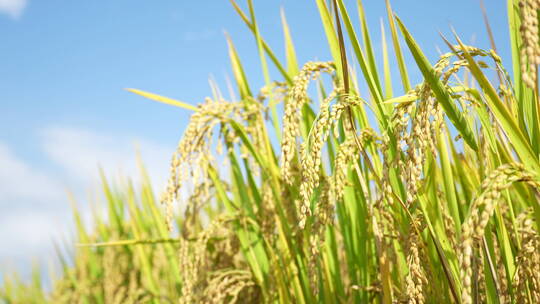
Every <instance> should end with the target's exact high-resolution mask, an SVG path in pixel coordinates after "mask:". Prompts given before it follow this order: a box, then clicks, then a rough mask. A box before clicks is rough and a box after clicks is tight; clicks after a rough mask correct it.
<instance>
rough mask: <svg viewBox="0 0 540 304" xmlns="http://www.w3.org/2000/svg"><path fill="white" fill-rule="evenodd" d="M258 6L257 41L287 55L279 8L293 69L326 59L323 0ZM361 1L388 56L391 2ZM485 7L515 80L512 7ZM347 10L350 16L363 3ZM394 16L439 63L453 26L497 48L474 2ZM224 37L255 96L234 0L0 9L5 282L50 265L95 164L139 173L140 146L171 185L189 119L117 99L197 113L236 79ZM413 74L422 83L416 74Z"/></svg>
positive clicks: (134, 0)
mask: <svg viewBox="0 0 540 304" xmlns="http://www.w3.org/2000/svg"><path fill="white" fill-rule="evenodd" d="M239 2H240V3H241V4H242V5H243V4H244V3H243V1H241V0H239ZM254 2H255V10H256V13H257V17H258V22H259V25H260V28H261V31H262V34H263V36H264V37H265V39H266V40H267V41H268V43H269V44H270V45H271V46H272V48H273V49H274V51H275V52H276V53H277V54H279V55H280V58H283V57H284V56H283V41H282V32H281V21H280V17H279V12H280V7H283V8H284V9H285V12H286V15H287V19H288V22H289V25H290V27H291V31H292V35H293V39H294V41H295V44H296V47H297V52H298V57H299V62H301V63H302V62H305V61H308V60H329V59H330V57H329V52H328V50H327V48H326V42H325V36H324V31H323V28H322V25H321V24H320V22H319V15H318V12H317V8H316V5H315V1H299V0H274V1H258V0H256V1H254ZM364 2H365V10H366V12H367V15H368V21H369V22H370V27H371V30H372V35H373V36H372V37H373V42H374V44H375V47H376V49H380V39H379V38H378V37H380V30H379V28H380V25H379V20H380V18H381V17H384V18H385V16H386V15H385V14H386V13H385V9H384V1H382V0H377V1H374V0H371V1H368V0H365V1H364ZM485 2H486V6H487V9H488V14H489V16H490V19H491V24H492V26H493V30H494V33H495V39H496V42H497V44H498V49H499V53H500V55H501V57H502V58H503V61H504V62H506V63H507V64H506V66H507V68H508V69H510V65H509V62H510V61H509V60H510V53H509V52H510V50H509V47H508V31H507V19H506V7H505V5H506V4H505V1H490V0H486V1H485ZM345 3H346V4H347V5H348V6H350V8H351V9H352V10H351V13H352V16H354V17H356V16H357V15H356V11H355V5H354V3H355V1H352V0H349V1H345ZM392 5H393V8H394V10H395V11H396V12H397V13H398V15H399V16H400V17H401V18H402V20H403V21H404V23H405V24H406V25H407V26H408V27H409V30H410V31H411V33H412V34H413V35H414V37H415V38H416V39H417V41H418V42H419V44H420V45H421V46H422V47H423V49H424V50H425V51H426V53H427V54H428V56H429V58H430V59H431V60H432V61H434V60H435V59H436V57H437V50H436V47H437V46H438V47H440V48H441V49H442V50H444V51H446V48H445V47H444V44H443V43H442V41H441V39H440V38H439V34H438V32H439V31H441V32H443V33H445V34H446V35H447V36H448V37H450V33H451V31H450V27H451V26H453V27H454V28H455V29H456V31H457V32H458V33H459V34H460V35H461V37H462V38H463V40H464V41H466V42H468V43H471V44H473V45H476V46H479V47H482V48H487V49H489V48H490V47H489V42H488V40H487V38H486V32H485V28H484V25H483V21H482V15H481V10H480V5H479V1H478V0H456V1H446V0H414V1H410V0H407V1H406V0H394V1H392ZM244 7H245V6H244ZM224 31H227V32H228V33H229V34H230V35H231V36H232V39H233V41H234V43H235V44H236V47H237V49H238V51H239V54H240V56H241V58H242V61H243V63H244V65H245V68H246V73H247V75H248V77H249V78H250V80H251V81H252V82H251V84H252V87H254V88H256V87H260V86H261V85H262V84H263V78H262V74H261V71H260V65H259V61H258V54H257V51H256V45H255V42H254V40H253V38H252V37H251V35H250V33H249V31H248V30H247V28H246V27H245V26H244V24H243V23H242V21H241V20H240V18H239V17H238V16H237V15H236V13H235V11H234V10H233V8H232V6H231V5H230V3H229V1H226V0H221V1H209V0H206V1H203V0H201V1H179V0H176V1H173V0H159V1H148V0H115V1H104V0H93V1H67V0H63V1H62V0H48V1H37V0H0V37H2V38H1V39H2V42H1V43H0V115H1V116H0V223H2V225H0V239H2V247H1V248H0V275H1V274H2V273H3V272H5V271H8V270H13V269H14V268H15V269H19V270H21V271H23V272H27V270H28V269H29V267H28V265H29V263H30V261H32V259H33V257H36V259H38V260H39V261H45V260H49V259H51V257H52V255H51V250H50V248H51V247H50V241H51V239H57V238H58V237H60V236H62V235H64V236H65V235H68V233H66V231H68V230H67V229H69V227H70V213H69V212H70V210H69V204H68V200H67V196H66V190H67V189H69V190H70V191H71V192H73V193H74V195H75V197H76V198H77V199H78V200H79V201H81V202H84V201H86V200H87V198H88V197H91V196H92V195H93V194H94V189H95V188H96V183H97V179H96V175H97V166H98V164H100V165H102V166H103V167H104V168H105V169H106V171H107V174H108V175H109V176H119V175H131V176H133V175H136V170H135V147H136V146H137V147H139V149H140V151H141V154H142V156H143V159H144V161H145V163H146V164H147V166H148V167H149V170H150V172H151V175H152V176H153V177H154V179H155V181H156V184H157V185H158V186H159V185H161V184H162V183H163V180H164V179H165V178H166V175H167V168H168V160H169V155H170V154H171V153H172V151H173V150H174V148H175V144H176V143H177V141H178V139H179V138H180V135H181V132H182V130H183V128H184V127H185V125H186V123H187V120H188V118H189V116H188V114H189V113H187V112H185V111H183V110H181V109H176V108H171V107H168V106H165V105H161V104H157V103H153V102H150V101H147V100H145V99H143V98H141V97H138V96H135V95H133V94H131V93H128V92H126V91H124V90H123V88H128V87H133V88H139V89H143V90H148V91H151V92H155V93H159V94H163V95H166V96H170V97H174V98H178V99H181V100H183V101H186V102H190V103H193V104H196V103H198V102H201V101H202V100H203V99H204V97H206V96H209V95H210V93H211V92H210V89H209V85H208V79H209V77H210V75H213V77H214V78H215V79H216V81H217V82H218V83H219V84H220V85H222V86H223V88H225V83H226V82H225V78H226V75H231V74H230V65H229V60H228V55H227V46H226V41H225V38H224V35H223V33H224ZM387 34H388V29H387ZM408 60H411V59H410V56H408ZM393 72H394V74H397V68H396V67H395V65H394V66H393ZM272 76H273V77H275V78H277V77H278V75H277V74H276V73H274V74H273V75H272ZM411 76H412V79H413V80H414V82H418V81H420V78H419V73H418V72H417V71H411ZM394 88H399V85H398V84H397V83H396V84H395V86H394ZM83 208H87V207H84V206H83Z"/></svg>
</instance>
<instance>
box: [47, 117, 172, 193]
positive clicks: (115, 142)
mask: <svg viewBox="0 0 540 304" xmlns="http://www.w3.org/2000/svg"><path fill="white" fill-rule="evenodd" d="M41 137H42V143H43V150H44V152H45V153H46V154H47V155H48V156H49V157H50V159H51V160H52V161H54V162H55V163H56V164H58V165H60V166H61V167H62V168H64V170H65V171H66V172H67V173H68V174H69V175H70V177H71V178H73V179H75V180H77V181H79V182H83V183H85V184H88V183H91V182H95V181H96V179H97V178H98V166H99V167H102V168H103V169H104V171H105V172H106V173H107V175H108V176H111V175H112V176H113V177H130V178H134V179H135V180H137V177H138V176H139V175H140V174H139V170H138V168H137V159H136V158H137V157H136V151H137V150H138V151H139V152H140V154H141V158H142V159H143V161H144V164H145V166H146V168H147V169H148V171H149V175H150V178H151V180H152V181H153V182H154V185H156V186H162V185H163V182H164V181H165V180H166V178H167V174H168V163H169V159H170V154H171V153H172V149H169V148H166V147H164V146H162V145H159V144H157V143H154V142H151V141H148V140H144V139H137V138H131V137H128V136H119V135H109V134H99V133H96V132H94V131H89V130H85V129H81V128H74V127H64V126H62V127H58V126H55V127H49V128H45V129H44V130H43V131H42V132H41Z"/></svg>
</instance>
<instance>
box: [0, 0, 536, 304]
mask: <svg viewBox="0 0 540 304" xmlns="http://www.w3.org/2000/svg"><path fill="white" fill-rule="evenodd" d="M231 2H232V4H233V7H234V9H235V10H236V12H237V13H238V14H239V16H240V18H241V19H242V20H243V21H244V22H245V24H246V26H247V27H248V28H249V29H250V30H251V32H252V33H253V36H254V40H255V42H256V45H257V50H258V55H259V57H260V60H261V68H262V72H263V76H264V80H265V87H264V88H263V89H261V90H260V92H258V93H256V92H255V91H254V90H253V85H250V84H249V77H248V75H246V73H245V72H244V69H243V67H242V62H241V57H240V54H238V52H237V51H236V49H235V47H234V43H233V41H232V39H231V38H229V37H227V41H228V46H229V55H230V58H231V66H232V70H233V75H234V78H235V81H236V88H237V90H238V92H240V100H232V101H225V100H222V99H221V97H220V98H218V97H217V96H216V97H215V100H212V99H208V100H207V101H205V102H204V103H202V104H200V105H199V106H197V107H195V106H192V105H189V104H186V103H184V102H180V101H175V100H173V99H170V98H166V97H162V96H158V95H155V94H151V93H147V92H143V91H140V90H134V89H130V91H132V92H134V93H136V94H139V95H142V96H144V97H148V98H150V99H153V100H156V101H159V102H163V103H166V104H169V105H173V106H178V107H181V108H183V109H186V110H191V111H194V113H193V115H192V119H191V121H190V124H189V125H188V127H187V129H186V131H185V133H184V136H183V138H182V140H181V142H180V144H179V147H178V151H177V152H176V153H175V154H174V156H173V161H172V164H171V176H170V180H169V185H168V187H167V191H166V193H165V196H164V199H163V200H164V202H165V203H166V204H168V205H167V206H168V207H167V208H169V209H171V208H172V206H173V204H179V206H180V209H181V210H184V211H183V212H181V213H180V212H176V213H174V215H173V216H172V217H171V216H168V219H167V217H166V216H164V215H162V213H163V212H162V211H161V210H159V205H158V203H157V202H156V200H155V198H154V195H153V193H152V190H151V188H150V186H149V182H148V181H147V180H145V182H144V183H143V184H142V185H141V186H140V189H138V190H139V192H138V193H136V191H135V189H134V188H133V186H131V185H130V184H128V185H125V186H124V187H122V188H121V189H123V190H122V191H115V190H114V191H113V190H112V189H111V188H110V187H109V186H108V184H107V183H106V182H104V187H103V191H104V193H105V195H106V197H107V202H108V214H107V217H106V219H104V218H102V217H101V216H99V215H96V216H94V228H93V229H91V230H89V231H88V230H86V228H85V226H84V225H83V224H82V223H80V220H79V218H80V216H79V215H78V214H77V212H76V211H75V219H76V222H77V237H76V238H77V242H79V243H81V244H82V245H83V246H78V247H76V250H75V252H74V255H73V257H71V258H69V259H68V258H67V257H60V259H61V260H62V261H64V260H70V261H72V262H71V264H72V265H71V264H70V263H68V262H65V263H64V264H63V265H64V267H63V270H62V276H61V277H60V278H59V279H58V280H56V281H55V287H54V289H53V292H52V293H51V294H47V293H45V292H43V291H42V288H41V286H40V284H39V281H37V282H34V283H32V284H23V283H20V281H18V280H17V279H14V278H6V283H5V284H4V287H3V289H2V292H1V293H0V296H1V297H2V298H3V299H4V300H5V301H6V302H7V303H22V302H24V303H32V302H36V303H37V302H41V301H45V300H47V301H51V302H52V303H61V302H68V303H73V302H77V303H78V302H81V303H116V302H119V303H120V302H122V303H126V302H127V303H139V302H144V301H148V302H151V303H168V302H176V301H178V299H180V302H181V303H227V302H238V303H250V302H251V303H396V302H409V303H425V302H427V303H473V302H475V303H478V302H481V303H484V302H486V303H510V302H512V303H537V302H538V301H540V286H539V285H538V284H539V283H538V282H540V253H539V252H540V234H539V233H538V231H539V230H538V229H539V224H538V223H539V221H540V206H539V202H540V196H539V192H538V191H539V190H540V187H539V185H540V180H539V178H538V176H539V174H540V161H539V153H538V151H539V149H540V148H539V145H538V141H537V137H538V134H540V130H539V125H540V124H539V123H538V113H539V112H540V111H538V109H539V102H538V95H537V91H538V88H530V87H528V86H527V85H526V84H525V83H523V80H522V76H521V75H520V73H519V67H520V66H521V65H522V63H523V61H524V60H525V58H523V57H522V56H519V54H520V47H521V43H520V41H521V39H523V38H522V31H523V27H521V29H522V30H521V31H520V26H521V23H520V16H521V15H520V14H522V12H520V9H521V8H520V6H519V4H518V1H517V0H509V1H508V7H509V17H510V18H509V23H510V34H511V43H512V50H513V53H512V54H513V58H512V59H513V68H514V77H513V79H510V77H509V76H508V73H507V72H506V70H505V69H504V67H503V65H502V62H501V59H500V57H499V56H498V55H497V54H496V53H495V51H493V50H489V51H484V50H481V49H477V48H474V47H472V46H466V45H464V44H463V43H462V42H461V40H460V39H459V38H458V37H457V35H456V37H455V44H452V43H449V42H448V41H446V40H445V42H446V43H447V44H448V47H449V51H448V53H446V54H443V55H442V56H441V58H439V60H438V61H436V62H435V63H430V61H429V60H428V59H427V58H426V57H425V55H424V53H423V51H422V49H421V47H420V46H419V45H418V44H417V43H416V42H415V40H414V38H413V34H414V33H410V32H409V30H408V29H407V27H406V25H405V24H404V23H403V22H401V20H400V19H398V18H397V17H395V16H394V12H393V11H392V9H391V7H390V3H389V1H386V4H387V8H388V10H387V12H388V14H387V15H388V18H389V19H388V26H389V29H390V34H391V40H392V45H393V50H394V51H393V52H391V51H389V45H388V44H387V41H386V37H385V36H384V33H385V32H384V24H383V25H382V26H383V31H382V33H383V34H382V35H383V37H382V43H383V47H382V54H376V53H375V50H374V47H373V45H372V42H371V41H372V39H371V33H370V31H369V28H368V23H367V20H366V18H365V16H366V14H365V12H364V8H363V5H362V2H361V1H358V3H357V10H358V13H359V16H360V25H361V28H360V29H355V28H354V27H353V25H352V24H353V23H352V21H351V15H350V14H349V11H348V9H347V7H346V6H345V1H342V0H334V1H332V2H331V3H330V4H329V3H328V2H327V1H323V0H316V1H315V2H316V5H317V7H318V10H319V13H320V16H321V21H322V23H323V26H324V30H325V34H326V38H327V42H328V47H329V49H330V51H331V52H330V53H331V55H332V62H330V63H328V62H309V63H306V64H305V65H304V67H303V68H301V69H299V67H298V63H297V59H296V54H295V48H294V45H293V42H292V41H293V39H292V36H293V35H292V32H291V30H290V29H289V27H288V25H287V22H286V20H285V15H284V14H283V15H282V16H283V17H282V24H283V32H284V40H285V54H284V58H286V62H285V64H283V63H281V62H280V60H279V59H278V57H277V56H276V55H275V53H274V52H273V51H272V49H271V47H270V46H269V45H268V44H267V43H266V42H265V39H264V37H263V36H262V33H261V31H260V30H259V28H258V25H257V22H256V19H255V7H254V6H253V3H252V1H251V0H248V2H247V7H248V11H249V12H248V13H246V12H244V10H243V9H242V7H241V6H240V5H239V4H238V3H236V2H235V1H234V0H231ZM396 24H397V26H396ZM528 26H536V27H537V26H538V24H536V25H535V24H532V25H531V24H528ZM357 32H359V33H361V38H359V36H358V35H357ZM536 33H538V31H536ZM400 35H401V37H402V38H403V39H404V41H405V43H406V46H407V49H408V50H409V51H410V52H411V54H412V55H413V58H414V62H410V63H407V62H405V60H404V57H403V52H404V51H405V49H402V46H401V45H400ZM345 38H348V40H347V41H346V40H345ZM529 38H530V37H529ZM347 43H350V45H351V46H352V53H351V54H347V52H346V50H347V49H348V48H347ZM377 57H380V58H381V59H382V60H383V65H382V66H383V70H382V71H378V68H377V67H378V66H379V65H378V64H377ZM352 60H356V61H357V62H358V63H359V66H360V71H359V74H356V73H354V72H353V71H352V70H350V66H349V63H350V62H351V61H352ZM528 60H533V59H532V58H528ZM534 60H536V59H534ZM392 61H395V62H396V63H397V65H398V67H399V72H400V79H399V81H400V84H395V83H392V78H391V75H390V69H389V65H390V62H392ZM527 62H530V61H527ZM269 65H274V66H275V68H276V69H277V71H278V72H279V75H277V76H276V75H271V74H270V68H269ZM411 68H413V69H414V68H418V69H419V70H420V71H421V72H422V75H423V77H424V82H422V83H420V84H418V85H417V86H416V87H414V88H412V86H411V84H410V79H409V76H408V71H409V70H410V69H411ZM493 71H495V72H493ZM495 73H497V75H498V76H499V82H498V83H497V82H493V81H491V80H490V79H494V78H495V77H493V76H494V75H495ZM272 77H277V78H278V79H280V81H273V80H272V79H273V78H272ZM311 82H313V83H315V84H316V86H317V88H316V89H317V93H318V94H317V96H310V93H311V91H310V90H308V89H307V87H308V85H309V84H310V83H311ZM359 83H365V84H367V87H368V88H369V95H367V96H360V94H359V92H358V90H357V88H358V84H359ZM383 85H384V90H383ZM397 87H402V88H403V90H404V92H403V94H402V95H397V96H393V94H394V92H395V91H396V88H397ZM371 113H372V114H371ZM369 115H374V118H375V120H374V121H375V123H374V124H370V123H369V122H368V121H369V120H368V116H369ZM280 116H281V117H280ZM215 131H217V133H218V135H217V136H216V135H215V134H214V132H215ZM216 141H217V142H216ZM166 222H169V223H170V224H171V226H174V229H173V230H172V231H171V230H168V229H167V225H166ZM172 223H175V224H174V225H172ZM37 277H39V276H37ZM115 301H116V302H115Z"/></svg>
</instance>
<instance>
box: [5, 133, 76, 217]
mask: <svg viewBox="0 0 540 304" xmlns="http://www.w3.org/2000/svg"><path fill="white" fill-rule="evenodd" d="M0 168H2V170H0V207H2V206H3V205H4V203H6V204H8V203H10V204H13V205H12V206H16V205H17V202H16V201H20V200H24V201H29V200H39V201H44V200H56V199H59V198H62V197H64V196H65V191H64V188H63V187H62V185H61V183H59V182H58V181H57V180H55V179H54V178H53V177H52V176H50V175H48V174H47V173H45V172H43V171H41V170H39V169H36V168H33V167H32V166H31V165H29V164H28V163H26V162H25V161H23V160H22V159H21V158H19V157H17V156H16V155H15V153H14V152H13V151H12V150H11V149H10V148H9V146H8V145H6V144H5V143H2V142H0Z"/></svg>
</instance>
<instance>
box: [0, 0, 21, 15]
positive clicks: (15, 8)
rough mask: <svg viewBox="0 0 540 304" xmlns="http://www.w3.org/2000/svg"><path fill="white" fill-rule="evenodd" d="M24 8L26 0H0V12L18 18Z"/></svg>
mask: <svg viewBox="0 0 540 304" xmlns="http://www.w3.org/2000/svg"><path fill="white" fill-rule="evenodd" d="M25 8H26V0H0V12H1V13H5V14H8V15H10V16H11V17H12V18H19V17H20V16H21V15H22V13H23V11H24V9H25Z"/></svg>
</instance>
